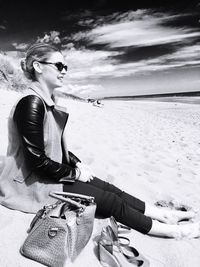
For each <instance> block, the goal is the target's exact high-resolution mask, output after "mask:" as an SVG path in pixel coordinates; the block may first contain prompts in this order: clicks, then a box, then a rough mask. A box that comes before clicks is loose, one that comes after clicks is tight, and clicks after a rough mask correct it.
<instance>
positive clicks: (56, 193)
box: [49, 192, 94, 209]
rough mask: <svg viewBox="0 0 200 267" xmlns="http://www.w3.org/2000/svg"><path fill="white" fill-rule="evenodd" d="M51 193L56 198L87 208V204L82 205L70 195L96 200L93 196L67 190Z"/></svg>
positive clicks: (80, 207)
mask: <svg viewBox="0 0 200 267" xmlns="http://www.w3.org/2000/svg"><path fill="white" fill-rule="evenodd" d="M49 195H50V196H51V197H54V198H56V199H59V200H62V201H64V202H67V203H70V204H72V205H74V206H76V207H77V208H79V209H85V206H84V205H82V204H81V203H78V202H76V201H75V200H72V199H71V198H70V197H77V198H82V199H85V200H92V201H93V200H94V198H93V197H88V196H85V195H79V194H74V193H66V192H50V193H49ZM64 196H66V197H64Z"/></svg>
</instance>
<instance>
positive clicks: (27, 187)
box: [0, 43, 200, 238]
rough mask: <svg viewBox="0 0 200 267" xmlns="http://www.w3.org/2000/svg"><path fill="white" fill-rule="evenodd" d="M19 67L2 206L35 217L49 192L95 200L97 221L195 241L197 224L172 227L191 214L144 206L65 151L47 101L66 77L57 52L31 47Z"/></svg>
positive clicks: (63, 117) (60, 113)
mask: <svg viewBox="0 0 200 267" xmlns="http://www.w3.org/2000/svg"><path fill="white" fill-rule="evenodd" d="M21 66H22V69H23V71H24V74H25V75H26V77H28V78H29V79H31V81H32V83H31V85H30V87H29V88H27V91H26V92H25V94H24V95H23V97H21V99H20V100H19V101H18V102H17V104H16V106H15V107H13V110H12V112H11V116H10V119H9V147H8V157H7V162H6V164H5V167H4V169H3V172H2V174H1V179H0V202H1V204H2V205H4V206H7V207H9V208H12V209H17V210H21V211H24V212H30V213H35V212H37V211H38V210H39V209H40V208H41V207H42V206H43V205H45V204H46V203H51V202H54V199H52V198H50V197H49V192H50V191H67V192H74V193H81V194H85V195H91V196H94V197H95V202H96V204H97V210H96V212H97V214H98V215H101V216H104V217H109V216H114V217H115V218H116V220H117V221H119V222H121V223H123V224H125V225H128V226H130V227H132V228H133V229H135V230H138V231H140V232H142V233H144V234H150V235H157V236H168V237H181V236H184V237H189V238H191V237H192V238H193V237H194V238H195V237H198V236H199V232H200V231H199V223H188V224H185V225H178V224H177V223H178V222H179V221H180V220H183V219H191V218H192V217H194V213H193V212H192V211H187V212H182V211H175V210H173V211H169V210H167V209H164V208H157V207H155V206H151V205H148V204H146V203H144V202H143V201H141V200H139V199H137V198H135V197H133V196H131V195H129V194H127V193H125V192H123V191H121V190H120V189H118V188H116V187H115V186H114V185H111V184H109V183H106V182H104V181H102V180H100V179H98V178H96V177H95V175H94V174H93V172H92V171H91V170H90V168H89V167H88V166H86V165H84V164H83V163H82V162H81V161H80V160H79V159H78V158H77V157H76V156H75V155H74V154H73V153H72V152H70V151H68V150H67V146H66V142H65V138H64V135H63V131H64V129H65V125H66V122H67V119H68V114H67V113H66V112H65V111H64V110H62V109H60V108H59V107H57V106H56V105H55V103H54V101H53V97H52V96H53V91H54V89H55V88H57V87H61V86H62V83H63V78H64V76H65V74H66V72H67V66H66V65H65V63H64V57H63V55H62V53H61V52H60V51H59V50H58V49H57V48H56V47H54V46H52V45H49V44H43V43H39V44H34V45H32V46H31V47H30V48H29V49H28V51H27V54H26V59H25V60H23V61H22V64H21Z"/></svg>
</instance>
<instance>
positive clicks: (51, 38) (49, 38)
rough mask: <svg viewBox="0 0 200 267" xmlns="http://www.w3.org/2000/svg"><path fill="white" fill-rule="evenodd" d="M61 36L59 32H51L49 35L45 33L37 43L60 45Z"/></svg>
mask: <svg viewBox="0 0 200 267" xmlns="http://www.w3.org/2000/svg"><path fill="white" fill-rule="evenodd" d="M59 35H60V32H59V31H50V32H49V33H45V35H44V36H43V37H38V38H37V41H38V42H44V43H49V42H52V43H54V44H60V43H61V39H60V37H59Z"/></svg>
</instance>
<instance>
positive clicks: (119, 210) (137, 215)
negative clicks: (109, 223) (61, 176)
mask: <svg viewBox="0 0 200 267" xmlns="http://www.w3.org/2000/svg"><path fill="white" fill-rule="evenodd" d="M63 191H64V192H70V193H77V194H84V195H88V196H93V197H94V198H95V202H96V204H97V209H96V215H97V216H103V217H110V216H113V217H115V219H116V220H117V221H118V222H120V223H122V224H125V225H127V226H130V227H131V228H133V229H135V230H137V231H139V232H141V233H144V234H146V233H148V232H149V231H150V229H151V227H152V219H151V218H150V217H147V216H145V215H144V211H145V203H144V202H143V201H141V200H139V199H137V198H135V197H133V196H131V195H129V194H127V193H125V192H123V191H121V190H120V189H119V188H117V187H116V186H114V185H112V184H109V183H107V182H104V181H102V180H100V179H98V178H96V177H95V178H94V179H93V180H92V181H90V182H87V183H84V182H80V181H75V183H73V184H64V188H63Z"/></svg>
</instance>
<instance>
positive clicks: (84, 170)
mask: <svg viewBox="0 0 200 267" xmlns="http://www.w3.org/2000/svg"><path fill="white" fill-rule="evenodd" d="M76 167H77V168H78V172H80V173H79V176H78V177H77V180H79V181H82V182H85V183H86V182H90V181H91V180H92V179H93V178H94V176H95V175H94V173H93V171H92V170H91V169H90V167H89V166H87V165H86V164H84V163H81V162H78V163H77V164H76Z"/></svg>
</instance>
